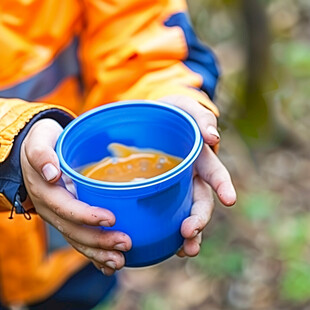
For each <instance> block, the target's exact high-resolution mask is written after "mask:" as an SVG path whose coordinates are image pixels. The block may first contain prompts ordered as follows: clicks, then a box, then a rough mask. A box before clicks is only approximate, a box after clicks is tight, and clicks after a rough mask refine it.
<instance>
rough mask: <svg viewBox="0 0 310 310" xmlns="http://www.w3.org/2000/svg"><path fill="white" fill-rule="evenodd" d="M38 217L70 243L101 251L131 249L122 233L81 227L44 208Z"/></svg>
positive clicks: (128, 239) (127, 238) (128, 240)
mask: <svg viewBox="0 0 310 310" xmlns="http://www.w3.org/2000/svg"><path fill="white" fill-rule="evenodd" d="M40 215H41V217H42V218H43V219H44V220H46V221H47V222H48V223H50V224H51V225H53V226H54V227H55V228H57V229H58V230H59V231H60V232H61V233H62V234H63V236H64V237H65V238H67V239H70V241H71V240H72V242H76V243H79V244H81V245H84V246H86V247H91V248H99V249H103V250H117V251H128V250H129V249H130V248H131V245H132V244H131V239H130V238H129V236H128V235H126V234H125V233H123V232H119V231H114V230H103V229H101V228H99V227H92V226H81V225H80V224H75V223H72V222H71V221H68V220H64V219H62V218H60V217H59V216H57V215H56V214H54V213H52V212H51V211H50V210H49V209H47V208H44V209H43V211H42V212H41V213H40ZM70 243H71V242H70Z"/></svg>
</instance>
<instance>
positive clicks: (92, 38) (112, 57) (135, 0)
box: [80, 0, 219, 116]
mask: <svg viewBox="0 0 310 310" xmlns="http://www.w3.org/2000/svg"><path fill="white" fill-rule="evenodd" d="M84 3H85V8H86V21H85V30H84V32H83V34H82V38H81V50H80V57H81V61H82V68H83V73H84V79H85V84H86V92H87V97H86V98H87V99H86V106H85V109H90V108H93V107H95V106H98V105H101V104H103V103H106V102H113V101H118V100H128V99H152V100H156V99H159V98H160V97H163V96H165V95H170V94H183V95H188V96H191V97H193V98H194V99H196V100H198V101H199V102H200V103H201V104H203V105H205V106H206V107H208V108H209V109H211V110H212V111H213V112H214V114H215V115H217V116H218V114H219V112H218V109H217V107H216V106H215V105H214V104H213V103H212V102H211V100H212V99H213V97H214V94H215V87H216V84H217V80H218V76H219V70H218V65H217V61H216V58H215V56H214V54H213V53H212V51H211V50H210V49H209V48H208V47H206V46H204V45H203V44H202V43H201V42H200V41H199V40H198V38H197V37H196V35H195V33H194V31H193V28H192V26H191V23H190V20H189V18H188V13H187V7H186V2H185V1H183V0H153V1H145V0H128V1H123V0H116V1H112V2H111V1H101V0H84ZM210 99H211V100H210Z"/></svg>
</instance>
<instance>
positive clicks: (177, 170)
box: [55, 100, 203, 190]
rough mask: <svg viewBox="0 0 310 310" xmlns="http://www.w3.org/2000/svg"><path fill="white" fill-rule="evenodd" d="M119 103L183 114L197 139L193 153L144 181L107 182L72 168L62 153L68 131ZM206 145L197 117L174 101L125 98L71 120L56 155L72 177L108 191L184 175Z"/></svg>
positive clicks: (154, 183) (151, 183)
mask: <svg viewBox="0 0 310 310" xmlns="http://www.w3.org/2000/svg"><path fill="white" fill-rule="evenodd" d="M120 106H152V107H154V108H161V109H165V110H169V111H170V112H173V113H175V114H178V115H179V116H181V117H183V119H185V120H186V121H187V122H188V123H189V124H190V125H191V127H192V128H193V130H194V133H195V141H194V144H193V147H192V149H191V151H190V153H189V154H188V155H187V156H186V157H185V158H184V159H183V160H182V162H181V163H179V164H178V165H177V166H176V167H174V168H172V169H170V170H169V171H167V172H165V173H163V174H160V175H158V176H155V177H152V178H148V179H145V180H141V181H137V182H106V181H100V180H95V179H91V178H88V177H85V176H83V175H82V174H80V173H79V172H77V171H76V170H74V169H73V168H71V167H70V166H69V165H68V164H67V162H66V161H65V159H64V157H63V154H62V147H63V144H64V140H65V138H66V136H67V134H68V133H69V132H70V131H71V130H72V129H73V128H75V127H76V126H78V125H80V124H81V123H82V122H83V121H85V120H86V119H87V118H89V117H90V116H95V115H96V114H98V113H101V112H102V111H106V110H111V109H116V108H119V107H120ZM202 146H203V139H202V136H201V133H200V130H199V127H198V125H197V123H196V121H195V120H194V118H193V117H192V116H191V115H190V114H188V113H187V112H185V111H184V110H182V109H181V108H178V107H175V106H173V105H171V104H168V103H164V102H160V101H152V100H126V101H118V102H113V103H107V104H104V105H102V106H100V107H97V108H94V109H92V110H89V111H87V112H85V113H83V114H81V115H80V116H78V117H77V118H75V119H74V120H72V121H71V122H70V123H69V124H68V125H67V126H66V127H65V128H64V130H63V132H62V133H61V134H60V136H59V138H58V140H57V143H56V146H55V149H56V153H57V156H58V158H59V164H60V168H61V170H62V171H63V172H64V173H65V174H66V175H67V176H69V177H70V178H71V179H72V180H74V181H76V182H78V183H82V184H84V185H87V186H91V187H95V188H100V189H108V190H130V189H139V188H145V187H150V186H154V185H158V184H160V183H163V182H166V181H169V180H170V179H171V178H173V177H175V176H177V175H179V174H181V173H182V172H183V171H184V170H186V169H187V168H188V167H189V166H191V165H192V164H193V163H194V161H195V160H196V159H197V157H198V156H199V154H200V152H201V150H202Z"/></svg>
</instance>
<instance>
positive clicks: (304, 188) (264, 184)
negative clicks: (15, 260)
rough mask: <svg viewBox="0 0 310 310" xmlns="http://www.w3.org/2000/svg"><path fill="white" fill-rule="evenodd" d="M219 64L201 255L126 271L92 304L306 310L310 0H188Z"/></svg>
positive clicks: (134, 309) (309, 278)
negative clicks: (228, 184)
mask: <svg viewBox="0 0 310 310" xmlns="http://www.w3.org/2000/svg"><path fill="white" fill-rule="evenodd" d="M188 4H189V7H190V15H191V19H192V22H193V25H194V27H195V29H196V32H197V34H198V36H199V37H200V39H201V40H202V41H203V42H205V43H207V44H208V45H209V46H210V47H211V48H212V49H213V50H214V51H215V53H216V55H217V57H218V59H219V62H220V64H221V68H222V78H221V82H220V85H219V88H218V93H217V98H216V104H217V105H218V106H219V107H220V110H221V117H220V121H219V126H220V130H221V136H222V142H221V150H220V155H219V156H220V158H221V159H222V161H223V162H224V163H225V165H226V166H227V167H228V169H229V170H230V172H231V174H232V177H233V180H234V183H235V185H236V188H237V192H238V202H237V204H236V206H235V207H233V208H231V209H227V208H224V207H223V206H221V205H220V203H218V202H217V206H216V210H215V212H214V215H213V218H212V220H211V223H210V224H209V225H208V226H207V228H206V230H205V232H204V242H203V244H202V249H201V254H200V255H199V256H197V257H196V258H192V259H180V258H177V257H174V258H172V259H169V260H168V261H166V262H164V263H162V264H159V265H158V266H155V267H151V268H146V269H138V270H130V269H129V270H125V272H123V273H121V278H122V287H121V290H120V292H119V293H118V294H117V301H113V302H111V303H110V304H109V305H106V306H104V307H99V308H98V307H97V310H107V309H109V310H234V309H240V310H244V309H246V310H256V309H257V310H258V309H259V310H299V309H300V310H310V203H309V202H310V156H309V155H310V151H309V149H310V144H309V140H310V133H309V130H310V126H309V125H310V108H309V103H308V101H309V98H310V1H309V0H217V1H214V0H189V1H188Z"/></svg>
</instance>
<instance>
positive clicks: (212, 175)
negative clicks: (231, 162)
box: [160, 95, 236, 257]
mask: <svg viewBox="0 0 310 310" xmlns="http://www.w3.org/2000/svg"><path fill="white" fill-rule="evenodd" d="M160 101H163V102H167V103H170V104H172V105H174V106H177V107H179V108H181V109H183V110H184V111H186V112H188V113H189V114H190V115H192V116H193V117H194V119H195V120H196V122H197V124H198V126H199V128H200V131H201V134H202V137H203V139H204V142H205V144H204V146H203V149H202V151H201V154H200V155H199V157H198V158H197V160H196V162H195V166H194V171H195V172H194V187H193V200H194V202H193V206H192V210H191V215H190V216H189V217H188V218H186V219H185V220H184V221H183V223H182V227H181V234H182V236H183V237H184V238H185V241H184V243H183V247H182V248H181V249H180V251H179V252H178V255H179V256H181V257H183V256H196V255H197V254H198V253H199V251H200V244H201V240H202V231H203V229H204V228H205V227H206V225H207V224H208V222H209V221H210V219H211V215H212V212H213V209H214V200H213V194H212V189H213V191H214V192H215V193H216V194H217V196H218V198H219V200H220V201H221V202H222V203H223V205H225V206H232V205H233V204H234V203H235V202H236V192H235V189H234V186H233V184H232V181H231V178H230V175H229V173H228V171H227V169H226V168H225V167H224V165H223V164H222V163H221V161H220V160H219V158H218V157H217V156H216V155H215V153H214V152H213V151H212V149H211V148H210V146H215V145H216V144H217V143H218V142H219V141H220V135H219V134H218V131H217V129H216V128H217V121H216V117H215V116H214V114H213V113H212V112H211V111H210V110H208V109H206V108H205V107H203V106H202V105H201V104H199V103H198V102H197V101H196V100H194V99H192V98H189V97H185V96H179V95H171V96H167V97H164V98H161V99H160Z"/></svg>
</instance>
